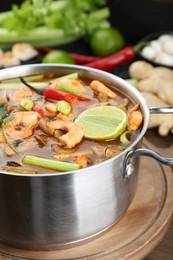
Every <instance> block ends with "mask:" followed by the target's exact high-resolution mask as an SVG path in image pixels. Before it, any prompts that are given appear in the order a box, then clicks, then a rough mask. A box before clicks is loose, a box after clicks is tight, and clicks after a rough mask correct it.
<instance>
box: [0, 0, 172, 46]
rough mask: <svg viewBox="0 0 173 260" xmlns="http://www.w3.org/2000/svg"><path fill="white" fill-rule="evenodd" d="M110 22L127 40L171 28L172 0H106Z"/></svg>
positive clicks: (16, 0) (12, 0)
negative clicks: (109, 12)
mask: <svg viewBox="0 0 173 260" xmlns="http://www.w3.org/2000/svg"><path fill="white" fill-rule="evenodd" d="M22 2H23V1H22V0H6V1H4V2H3V4H1V7H0V11H6V10H9V9H10V7H11V5H12V4H21V3H22ZM108 5H109V7H110V11H111V18H110V20H111V23H112V25H113V26H115V27H117V28H118V29H119V30H120V31H121V32H122V33H123V34H124V36H125V37H126V38H128V39H129V41H132V42H133V41H134V42H136V40H138V39H139V38H141V37H143V36H144V35H146V34H149V33H153V32H156V31H165V30H172V29H173V19H172V18H173V0H140V1H139V0H108Z"/></svg>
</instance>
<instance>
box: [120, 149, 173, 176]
mask: <svg viewBox="0 0 173 260" xmlns="http://www.w3.org/2000/svg"><path fill="white" fill-rule="evenodd" d="M141 155H145V156H149V157H153V158H154V159H156V160H157V161H159V162H161V163H163V164H166V165H171V166H172V165H173V158H165V157H163V156H161V155H160V154H159V153H156V152H154V151H152V150H149V149H142V148H139V149H136V150H134V151H129V152H128V153H127V154H126V157H125V158H124V161H123V178H124V179H127V178H128V177H129V176H130V175H131V174H132V173H133V172H134V167H133V165H132V164H131V163H130V159H132V158H134V157H136V156H141Z"/></svg>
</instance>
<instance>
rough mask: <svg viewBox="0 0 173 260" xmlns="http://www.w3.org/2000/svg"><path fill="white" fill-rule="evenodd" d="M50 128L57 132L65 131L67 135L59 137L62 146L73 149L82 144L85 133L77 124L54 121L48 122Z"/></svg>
mask: <svg viewBox="0 0 173 260" xmlns="http://www.w3.org/2000/svg"><path fill="white" fill-rule="evenodd" d="M47 126H48V127H49V128H53V129H56V130H64V131H66V132H67V133H66V134H64V135H62V136H60V137H59V141H60V145H62V146H65V147H67V148H73V147H74V146H75V145H77V144H78V143H80V142H81V140H82V138H83V136H84V131H83V129H82V127H81V126H80V125H78V124H76V123H73V122H69V121H52V122H47Z"/></svg>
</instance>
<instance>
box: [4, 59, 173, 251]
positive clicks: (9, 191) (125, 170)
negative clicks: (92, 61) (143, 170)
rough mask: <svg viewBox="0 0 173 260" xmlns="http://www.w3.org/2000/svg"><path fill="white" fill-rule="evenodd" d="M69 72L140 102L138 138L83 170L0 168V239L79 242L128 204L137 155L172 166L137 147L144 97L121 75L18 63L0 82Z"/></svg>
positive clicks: (42, 244) (58, 244)
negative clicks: (31, 171) (37, 171)
mask: <svg viewBox="0 0 173 260" xmlns="http://www.w3.org/2000/svg"><path fill="white" fill-rule="evenodd" d="M50 72H51V73H57V74H68V73H72V72H78V73H79V75H81V76H87V77H90V78H94V79H99V80H101V81H103V82H105V83H109V84H111V85H113V86H115V87H118V88H119V89H120V91H122V92H123V93H125V94H126V95H128V96H129V97H131V98H132V99H133V100H134V101H135V102H139V103H140V107H141V110H142V112H143V115H144V123H143V127H142V130H141V132H140V134H139V136H138V137H137V139H136V140H135V141H134V142H133V143H132V144H131V145H130V146H129V147H128V148H127V149H126V150H124V151H123V152H121V153H120V154H118V155H117V156H115V157H113V158H111V159H109V160H107V161H105V162H103V163H100V164H97V165H94V166H90V167H88V168H85V169H81V170H77V171H73V172H65V173H56V172H55V173H51V174H37V175H32V176H31V175H27V174H22V175H21V174H16V173H9V172H1V173H0V242H1V243H4V244H7V245H10V246H13V247H20V248H30V249H34V248H37V249H38V248H40V249H45V248H49V249H50V248H62V247H69V246H74V245H76V244H79V243H84V242H86V241H88V240H89V239H90V240H91V239H93V238H95V237H97V236H98V235H100V234H102V233H104V232H105V231H106V230H107V229H109V228H110V227H111V226H112V225H114V224H115V223H116V222H117V221H118V220H119V219H120V218H122V216H123V215H124V213H125V212H126V210H127V209H128V207H129V205H130V204H131V202H132V200H133V198H134V195H135V192H136V188H137V184H138V175H139V171H138V167H139V161H140V156H141V155H146V156H152V157H153V158H154V159H156V160H159V161H160V162H162V163H165V164H168V165H173V158H164V157H162V156H161V155H159V154H157V153H155V152H154V151H151V150H147V149H142V148H141V146H142V138H143V136H144V134H145V132H146V130H147V128H148V124H149V119H150V112H163V113H164V112H166V113H167V112H172V111H173V109H172V110H171V109H168V108H165V109H167V110H166V111H165V110H164V108H162V109H160V110H158V109H154V108H153V109H151V110H150V109H149V108H148V106H147V104H146V102H145V100H144V98H143V96H142V95H141V94H140V93H139V92H138V90H136V89H135V88H132V87H131V86H130V85H129V83H127V82H126V81H124V80H123V79H121V78H119V77H117V76H115V75H112V74H110V73H107V72H102V71H99V70H96V69H91V68H86V67H82V66H76V65H51V64H48V65H45V64H40V65H38V64H35V65H23V66H19V67H13V68H8V69H3V70H1V71H0V81H1V80H5V79H10V78H14V77H19V76H28V75H34V74H40V73H50Z"/></svg>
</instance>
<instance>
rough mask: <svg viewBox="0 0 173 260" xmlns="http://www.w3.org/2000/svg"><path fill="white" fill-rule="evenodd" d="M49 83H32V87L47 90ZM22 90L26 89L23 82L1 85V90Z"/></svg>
mask: <svg viewBox="0 0 173 260" xmlns="http://www.w3.org/2000/svg"><path fill="white" fill-rule="evenodd" d="M48 83H49V82H30V84H31V85H32V86H34V87H35V88H38V89H40V88H41V89H42V88H46V87H47V86H48ZM20 88H26V86H25V85H24V84H23V83H21V82H14V83H12V82H11V83H7V82H3V83H0V89H20Z"/></svg>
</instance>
